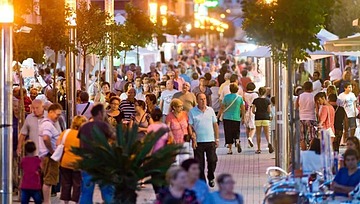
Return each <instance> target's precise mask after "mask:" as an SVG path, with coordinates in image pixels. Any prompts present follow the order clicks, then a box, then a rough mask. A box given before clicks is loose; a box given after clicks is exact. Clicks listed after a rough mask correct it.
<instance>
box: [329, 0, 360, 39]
mask: <svg viewBox="0 0 360 204" xmlns="http://www.w3.org/2000/svg"><path fill="white" fill-rule="evenodd" d="M358 18H360V0H337V1H336V3H335V6H334V12H333V14H332V15H331V16H330V18H329V21H328V22H327V28H328V29H329V31H331V32H333V33H334V34H336V35H338V36H339V37H340V38H345V37H347V36H349V35H353V34H354V33H358V32H360V27H359V26H357V27H355V26H352V21H353V20H355V19H358Z"/></svg>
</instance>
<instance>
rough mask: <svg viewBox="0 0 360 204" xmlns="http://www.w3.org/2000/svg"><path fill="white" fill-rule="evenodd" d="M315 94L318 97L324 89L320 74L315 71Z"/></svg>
mask: <svg viewBox="0 0 360 204" xmlns="http://www.w3.org/2000/svg"><path fill="white" fill-rule="evenodd" d="M312 81H313V82H312V83H313V92H312V93H313V94H314V95H316V94H317V93H319V92H320V91H321V89H322V83H321V81H320V72H318V71H315V72H314V74H313V80H312Z"/></svg>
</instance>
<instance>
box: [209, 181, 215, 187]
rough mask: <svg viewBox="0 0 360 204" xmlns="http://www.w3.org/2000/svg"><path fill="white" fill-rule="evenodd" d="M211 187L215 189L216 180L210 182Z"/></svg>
mask: <svg viewBox="0 0 360 204" xmlns="http://www.w3.org/2000/svg"><path fill="white" fill-rule="evenodd" d="M209 186H210V187H211V188H214V187H215V180H214V179H213V180H210V181H209Z"/></svg>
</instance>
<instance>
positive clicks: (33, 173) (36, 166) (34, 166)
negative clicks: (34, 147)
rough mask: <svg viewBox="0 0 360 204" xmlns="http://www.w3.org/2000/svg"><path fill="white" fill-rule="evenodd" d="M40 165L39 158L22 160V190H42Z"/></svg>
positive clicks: (33, 157)
mask: <svg viewBox="0 0 360 204" xmlns="http://www.w3.org/2000/svg"><path fill="white" fill-rule="evenodd" d="M40 163H41V160H40V159H39V157H37V156H32V157H24V158H23V159H22V160H21V163H20V168H21V169H22V170H23V178H22V181H21V189H26V190H41V182H40V171H41V166H40Z"/></svg>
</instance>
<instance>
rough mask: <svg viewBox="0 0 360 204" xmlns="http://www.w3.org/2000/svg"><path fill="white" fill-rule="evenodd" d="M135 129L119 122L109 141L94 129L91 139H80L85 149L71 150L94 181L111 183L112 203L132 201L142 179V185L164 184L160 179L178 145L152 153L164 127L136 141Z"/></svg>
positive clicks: (170, 163) (169, 145) (179, 146)
mask: <svg viewBox="0 0 360 204" xmlns="http://www.w3.org/2000/svg"><path fill="white" fill-rule="evenodd" d="M137 128H138V127H136V126H134V127H133V128H132V129H130V130H123V129H122V128H121V125H119V126H118V127H117V134H116V139H115V141H113V142H112V143H111V144H109V143H108V141H107V139H106V138H105V137H104V136H103V135H102V134H101V133H100V132H99V131H98V130H97V129H94V130H93V131H94V133H96V134H95V136H94V138H91V140H84V142H85V143H87V146H88V147H89V148H87V149H85V148H73V149H72V151H73V152H74V153H75V154H76V155H78V156H80V157H81V160H80V161H78V163H77V166H78V168H79V169H81V170H83V171H86V172H87V173H89V174H90V175H91V176H92V177H93V180H94V181H97V182H99V183H101V184H105V185H111V186H114V188H115V193H114V203H119V204H135V203H136V198H137V194H136V191H137V190H140V185H141V184H143V183H141V182H140V181H141V180H142V179H145V181H144V184H149V183H156V184H158V185H159V184H163V185H164V184H165V181H164V179H161V178H163V177H164V176H165V173H166V171H167V170H168V169H169V167H170V166H171V165H172V164H173V162H174V160H175V157H176V155H177V154H179V152H180V150H181V148H182V146H181V145H179V144H167V145H165V146H164V147H163V148H161V149H159V150H158V151H156V152H155V153H153V152H152V149H153V147H154V145H155V144H156V142H157V141H158V140H159V139H160V138H161V137H162V136H163V135H164V133H166V132H167V130H165V129H160V130H159V131H157V132H150V133H148V134H147V135H146V136H145V137H144V140H143V141H140V140H138V139H137V132H138V131H137ZM154 175H157V176H154Z"/></svg>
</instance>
